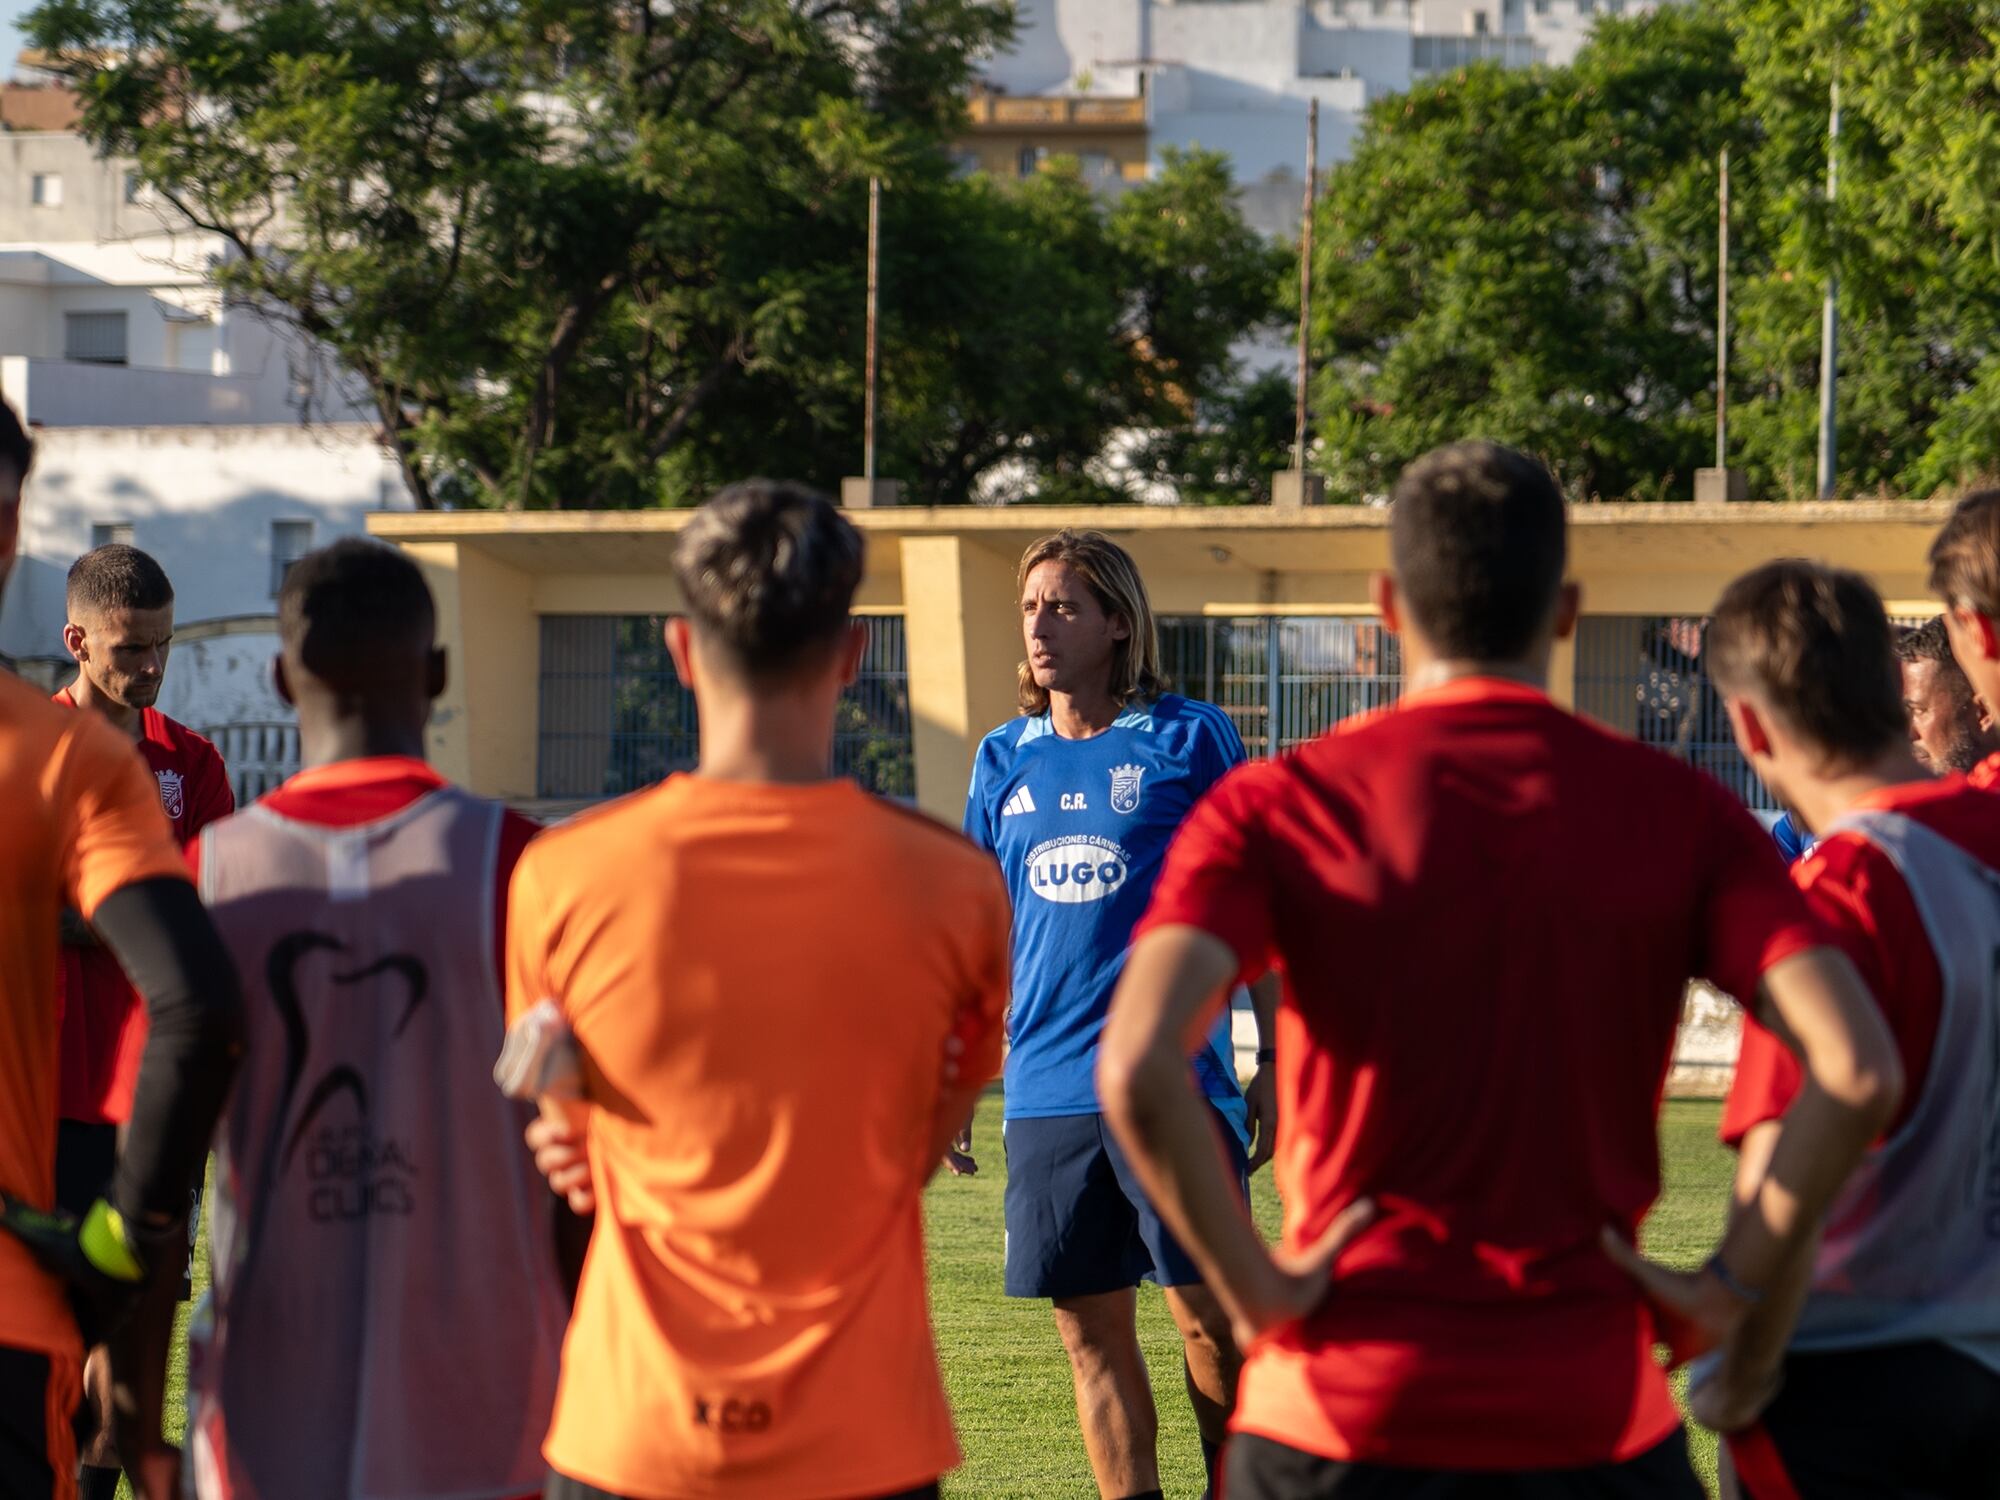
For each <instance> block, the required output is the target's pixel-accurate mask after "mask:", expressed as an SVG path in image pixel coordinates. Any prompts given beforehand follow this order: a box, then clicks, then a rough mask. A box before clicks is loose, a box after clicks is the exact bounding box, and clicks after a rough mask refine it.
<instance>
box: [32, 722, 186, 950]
mask: <svg viewBox="0 0 2000 1500" xmlns="http://www.w3.org/2000/svg"><path fill="white" fill-rule="evenodd" d="M43 788H44V794H45V795H46V796H47V797H48V798H49V801H50V803H51V805H52V806H53V807H54V808H55V810H56V817H57V822H58V826H59V827H60V828H61V830H62V833H61V848H62V878H63V899H64V900H65V901H67V902H68V904H69V905H71V906H73V907H75V908H76V909H77V910H78V911H79V912H81V913H82V914H83V915H84V917H85V919H86V920H87V919H88V918H90V917H92V916H94V915H96V913H97V908H98V907H99V906H101V905H102V904H103V903H104V899H105V897H107V896H109V895H111V894H112V893H113V892H114V891H118V890H122V889H123V888H124V887H126V886H128V885H135V884H137V883H138V882H139V881H142V880H153V879H156V878H159V877H161V876H170V877H172V878H174V879H176V880H186V879H187V878H188V866H187V861H186V860H185V859H184V858H183V857H182V855H181V851H180V846H179V845H178V844H176V843H175V842H174V828H173V824H171V823H169V822H168V821H167V815H166V814H165V813H164V812H162V811H161V810H160V796H159V792H158V790H157V788H156V787H155V786H154V784H153V778H152V777H151V776H150V775H149V774H148V773H147V771H146V766H145V762H143V761H142V760H140V758H139V757H138V756H136V755H134V754H133V753H132V746H131V744H130V743H129V742H128V741H127V740H126V739H125V737H124V736H123V735H121V734H119V733H118V731H117V730H115V729H113V728H112V727H111V726H110V725H109V724H107V723H105V722H104V721H103V720H102V719H100V718H98V717H97V716H96V715H95V714H87V713H80V714H78V715H76V722H75V723H74V724H71V725H69V726H68V727H67V729H66V730H65V732H64V734H63V737H62V739H61V741H60V742H59V743H58V744H57V746H56V751H55V754H54V755H52V756H50V757H49V764H48V767H47V768H46V770H45V771H44V772H43Z"/></svg>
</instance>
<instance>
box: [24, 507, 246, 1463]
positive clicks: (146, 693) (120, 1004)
mask: <svg viewBox="0 0 2000 1500" xmlns="http://www.w3.org/2000/svg"><path fill="white" fill-rule="evenodd" d="M67 606H68V614H69V622H68V623H67V624H66V625H64V626H63V645H64V646H65V647H67V648H68V650H69V653H70V655H71V656H72V657H73V658H75V660H76V676H75V678H74V679H72V681H71V682H70V684H69V686H67V687H65V688H64V689H62V691H60V692H58V693H57V694H56V695H55V701H56V702H58V703H60V704H62V705H63V706H64V707H65V708H81V709H87V710H89V711H91V712H93V713H97V714H101V715H103V716H104V717H105V718H106V719H109V720H110V721H111V723H112V724H114V725H115V726H117V728H118V730H119V731H120V732H121V733H122V734H124V735H125V736H126V737H127V738H128V739H130V740H131V741H132V742H133V744H134V745H136V746H137V748H138V752H139V758H140V759H141V760H142V761H143V762H144V763H145V767H146V769H147V771H148V772H150V773H151V775H152V779H153V782H154V784H155V785H156V786H157V787H158V788H159V797H160V807H161V808H162V810H164V811H165V813H166V815H167V820H168V821H169V822H170V823H172V824H173V825H174V837H175V838H176V839H177V840H179V841H180V844H181V847H182V848H186V847H187V846H188V844H189V843H191V842H192V841H193V839H194V837H195V835H196V834H198V833H200V832H201V830H202V829H204V828H206V827H207V826H208V825H209V824H210V823H213V822H214V821H215V820H216V819H217V818H224V817H227V816H228V815H229V814H230V813H231V812H233V811H234V810H235V808H236V796H235V793H234V792H233V791H232V790H231V789H230V785H229V775H228V773H227V771H225V770H224V768H223V764H222V757H221V756H220V755H218V754H217V753H216V750H215V746H214V745H212V744H210V743H209V741H208V740H207V739H206V738H204V737H203V736H201V735H199V734H197V733H195V731H193V730H192V729H189V728H188V727H187V726H186V725H185V724H181V723H179V722H177V721H175V720H173V719H170V718H168V717H167V716H166V715H165V714H163V713H161V712H160V711H159V710H158V709H157V708H155V707H154V706H153V705H154V702H155V701H156V700H157V699H158V698H159V695H160V685H161V683H162V681H163V680H164V679H165V676H166V670H167V651H168V646H169V644H170V643H171V642H172V640H173V634H174V589H173V585H172V584H171V583H169V582H168V581H167V575H166V573H165V572H164V571H163V570H162V569H161V567H160V565H159V564H158V563H157V562H155V561H154V560H153V559H152V558H151V557H149V556H148V555H147V554H145V553H144V552H141V551H140V550H139V549H138V548H137V547H128V546H124V545H122V544H113V545H111V546H106V547H99V548H97V549H95V550H94V551H91V552H86V553H85V554H84V555H83V556H82V557H79V558H78V559H77V560H76V562H75V563H74V564H72V565H71V567H70V570H69V586H68V590H67ZM62 933H63V952H62V1046H61V1049H60V1053H59V1056H60V1058H61V1061H62V1083H61V1086H60V1089H59V1091H58V1095H57V1106H56V1107H57V1112H58V1114H59V1116H60V1119H59V1122H58V1124H57V1126H56V1201H57V1202H58V1203H59V1204H61V1205H62V1207H63V1208H65V1209H67V1210H69V1211H70V1212H71V1213H79V1214H80V1213H82V1212H83V1211H84V1210H85V1209H87V1208H88V1207H89V1206H90V1205H91V1203H92V1202H93V1201H95V1199H96V1198H97V1197H98V1196H99V1195H100V1194H101V1193H102V1192H103V1191H104V1185H105V1184H106V1183H107V1182H109V1181H110V1180H111V1167H112V1163H113V1162H114V1161H115V1160H116V1159H117V1154H118V1127H119V1126H120V1125H122V1124H123V1123H124V1122H125V1119H126V1116H127V1115H128V1114H130V1112H131V1109H132V1084H133V1079H134V1076H135V1075H136V1073H137V1070H138V1066H139V1053H140V1050H141V1049H142V1048H143V1047H144V1046H145V1041H146V1013H145V1008H144V1007H143V1006H142V1005H141V1004H140V1003H139V997H138V995H137V994H136V993H134V991H133V989H132V986H131V984H130V983H129V982H128V981H127V980H126V977H125V973H124V971H123V970H122V969H120V968H119V967H118V961H117V959H115V958H114V957H112V955H111V954H110V953H108V952H106V951H105V949H104V947H103V945H102V944H101V943H99V942H98V941H97V938H96V936H95V935H94V934H93V933H92V932H91V930H90V927H89V925H88V924H87V923H84V922H82V921H79V920H77V919H76V917H75V915H74V913H69V914H66V916H65V920H64V922H63V926H62ZM190 1191H191V1192H192V1193H193V1194H194V1195H195V1196H194V1198H193V1199H192V1202H193V1205H194V1208H193V1212H192V1213H190V1215H189V1220H188V1230H189V1236H190V1244H189V1255H190V1256H192V1255H193V1244H192V1239H193V1234H194V1228H195V1224H196V1221H197V1219H198V1217H199V1214H200V1192H201V1182H200V1179H199V1177H197V1179H196V1181H195V1182H194V1184H193V1186H192V1188H191V1189H190ZM185 1291H186V1287H185V1282H184V1285H183V1295H185ZM83 1373H84V1390H85V1395H86V1400H87V1403H88V1405H87V1410H86V1416H87V1417H88V1419H89V1420H87V1421H86V1422H84V1423H83V1424H82V1429H83V1452H82V1464H81V1467H80V1469H79V1473H78V1489H79V1490H80V1491H81V1494H82V1500H112V1497H113V1496H114V1495H115V1494H116V1493H117V1490H118V1474H119V1463H118V1447H117V1442H116V1439H115V1434H114V1424H113V1422H112V1412H111V1378H110V1370H109V1368H108V1365H107V1362H106V1358H105V1354H104V1351H103V1350H102V1349H101V1348H99V1349H93V1350H91V1351H90V1354H89V1356H88V1357H87V1358H86V1360H85V1361H84V1372H83Z"/></svg>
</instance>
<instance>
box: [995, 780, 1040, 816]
mask: <svg viewBox="0 0 2000 1500" xmlns="http://www.w3.org/2000/svg"><path fill="white" fill-rule="evenodd" d="M1034 810H1035V798H1034V794H1033V793H1031V792H1030V791H1029V790H1028V789H1027V788H1026V787H1024V786H1019V787H1015V788H1014V795H1013V796H1011V797H1009V798H1008V799H1007V800H1006V801H1005V802H1003V803H1001V804H1000V816H1001V817H1003V818H1011V817H1013V816H1014V815H1015V814H1016V813H1031V812H1033V811H1034Z"/></svg>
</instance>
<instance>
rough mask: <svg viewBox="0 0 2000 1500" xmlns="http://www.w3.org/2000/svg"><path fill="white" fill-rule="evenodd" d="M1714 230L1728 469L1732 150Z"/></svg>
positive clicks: (1722, 438) (1720, 454) (1720, 398)
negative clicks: (1730, 178) (1730, 188)
mask: <svg viewBox="0 0 2000 1500" xmlns="http://www.w3.org/2000/svg"><path fill="white" fill-rule="evenodd" d="M1718 182H1719V184H1720V186H1719V188H1718V190H1717V194H1716V196H1717V198H1718V199H1719V200H1720V207H1719V208H1718V209H1717V211H1716V231H1715V466H1716V468H1718V469H1726V468H1728V467H1729V148H1728V147H1727V146H1724V147H1723V148H1722V159H1721V165H1720V172H1719V174H1718Z"/></svg>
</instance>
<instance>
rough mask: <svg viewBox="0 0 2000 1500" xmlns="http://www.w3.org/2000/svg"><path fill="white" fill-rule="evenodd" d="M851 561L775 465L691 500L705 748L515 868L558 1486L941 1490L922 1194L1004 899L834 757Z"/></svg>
mask: <svg viewBox="0 0 2000 1500" xmlns="http://www.w3.org/2000/svg"><path fill="white" fill-rule="evenodd" d="M862 562H863V547H862V539H861V536H860V534H859V533H858V532H857V531H856V530H855V529H854V527H853V526H852V525H850V524H849V523H848V521H847V520H846V519H845V518H844V517H843V516H841V515H840V513H839V512H838V511H837V510H835V509H834V507H833V506H832V505H831V504H830V503H829V502H828V501H827V500H825V499H824V498H823V497H821V496H819V495H817V494H815V493H813V492H812V491H810V490H807V489H804V488H802V487H801V486H798V485H793V484H780V483H771V482H768V481H753V482H751V483H747V484H739V485H732V486H731V487H730V488H728V489H726V490H724V491H722V492H721V493H720V494H719V495H717V496H716V497H715V498H714V499H713V500H711V501H710V502H709V503H708V504H707V505H706V506H704V507H702V509H701V510H699V511H697V512H696V513H695V514H694V515H693V516H692V517H691V518H690V519H689V520H688V522H687V525H686V528H685V529H684V530H683V531H682V533H681V536H680V541H679V544H678V546H677V547H676V549H675V554H674V574H675V577H676V579H677V580H678V582H679V586H680V593H681V599H682V603H683V607H684V609H685V611H686V613H685V614H684V615H681V616H678V617H676V618H675V619H673V620H672V621H670V622H669V624H668V626H667V645H668V648H669V649H670V651H671V652H672V654H673V659H674V666H675V669H676V670H677V671H678V673H679V674H680V678H681V680H682V681H683V682H684V683H686V684H687V685H688V686H689V687H690V688H692V689H693V691H694V695H695V701H696V703H697V704H698V705H699V708H700V725H701V758H700V761H699V764H698V765H697V767H696V769H695V770H694V772H693V773H692V774H685V775H674V776H670V777H668V778H667V780H666V781H665V782H663V783H661V784H660V785H659V786H656V787H654V788H652V789H650V790H648V791H644V792H639V793H636V794H634V795H633V796H630V797H627V798H624V799H622V800H621V801H618V802H615V803H612V804H611V805H610V806H608V807H604V808H601V809H597V810H595V811H592V812H590V813H586V814H585V815H583V816H582V817H579V818H577V819H576V820H575V821H574V822H572V823H569V824H567V825H565V826H563V827H561V828H557V829H552V830H551V831H550V832H548V833H546V834H544V835H543V836H542V837H541V838H540V839H539V840H537V841H536V843H535V844H534V846H533V847H532V848H530V849H529V850H528V852H527V854H526V856H525V857H523V859H522V861H521V867H520V869H519V871H518V872H517V873H516V875H515V877H514V913H515V916H514V921H513V924H512V928H511V930H510V932H509V934H508V986H507V990H508V1009H509V1012H510V1015H511V1016H513V1017H514V1024H515V1027H516V1029H517V1033H518V1031H519V1029H520V1028H521V1027H522V1026H523V1025H524V1024H526V1023H527V1022H528V1021H529V1020H530V1019H531V1018H532V1017H534V1016H535V1015H536V1014H538V1013H539V1014H547V1011H546V1010H544V1006H545V1004H546V1006H547V1007H548V1009H550V1010H554V1011H557V1012H559V1014H560V1017H561V1019H562V1020H563V1021H566V1022H567V1025H568V1027H569V1028H570V1029H571V1031H572V1032H573V1034H574V1041H575V1045H576V1047H577V1048H578V1050H579V1051H580V1053H581V1080H582V1092H583V1098H584V1101H585V1104H584V1108H583V1111H582V1121H581V1124H580V1126H578V1125H575V1124H572V1125H569V1126H567V1127H566V1128H567V1129H569V1130H571V1131H572V1132H576V1131H579V1130H580V1133H581V1136H582V1137H583V1139H584V1140H585V1141H586V1142H587V1148H588V1161H587V1163H585V1164H583V1165H582V1166H581V1167H579V1166H578V1164H576V1163H575V1160H574V1155H573V1152H574V1149H575V1136H574V1134H572V1135H571V1136H570V1138H569V1140H568V1147H567V1149H568V1150H569V1151H570V1152H571V1153H572V1154H571V1156H570V1157H569V1163H570V1165H569V1166H568V1167H565V1168H562V1169H561V1170H562V1171H563V1172H565V1173H575V1172H579V1171H580V1172H581V1174H582V1178H581V1179H578V1178H577V1177H575V1176H566V1177H565V1179H564V1180H565V1182H566V1183H568V1184H569V1185H570V1186H571V1188H572V1190H573V1191H576V1192H579V1193H594V1196H595V1201H596V1207H597V1223H596V1228H595V1230H594V1232H593V1236H592V1239H591V1246H590V1259H589V1261H588V1263H587V1264H586V1265H585V1267H584V1272H583V1282H582V1285H581V1287H580V1288H579V1290H578V1293H577V1305H576V1313H575V1316H574V1317H573V1318H572V1320H571V1322H570V1330H569V1337H568V1339H567V1341H566V1343H565V1344H564V1348H563V1370H562V1387H561V1390H560V1391H559V1393H558V1395H557V1398H556V1411H555V1420H554V1423H553V1425H552V1426H551V1428H550V1430H549V1435H548V1442H547V1445H546V1447H545V1450H544V1451H545V1453H546V1454H547V1457H548V1461H549V1465H550V1469H551V1475H550V1479H549V1484H548V1490H547V1494H548V1495H549V1496H550V1497H551V1500H601V1497H606V1496H634V1497H652V1496H668V1495H672V1496H684V1495H688V1496H691V1495H700V1496H707V1497H711V1500H730V1497H743V1500H750V1497H755V1500H849V1497H860V1496H884V1495H905V1496H909V1497H916V1496H935V1495H936V1494H937V1485H936V1480H937V1477H938V1475H940V1474H941V1473H943V1472H944V1471H945V1470H947V1469H949V1468H951V1467H952V1466H953V1465H955V1464H956V1463H957V1462H958V1456H959V1454H958V1446H957V1443H956V1440H955V1439H954V1437H953V1435H952V1428H951V1414H950V1411H949V1409H948V1408H947V1407H946V1404H945V1397H944V1388H943V1384H942V1382H941V1380H940V1378H939V1373H938V1365H937V1355H936V1351H935V1349H934V1347H933V1344H932V1339H931V1329H930V1319H929V1310H928V1305H927V1295H926V1287H925V1276H924V1245H923V1222H922V1213H921V1208H920V1195H921V1192H922V1189H923V1186H924V1183H925V1182H926V1181H927V1180H928V1179H929V1178H930V1176H931V1175H932V1173H933V1171H934V1170H935V1169H936V1167H937V1165H938V1163H939V1161H940V1160H941V1158H942V1156H943V1153H944V1151H945V1149H946V1147H947V1145H948V1143H949V1142H950V1141H951V1140H952V1138H953V1137H954V1136H955V1135H956V1133H957V1132H958V1130H959V1129H960V1127H961V1126H962V1125H963V1124H964V1123H965V1121H966V1120H967V1119H968V1118H969V1117H970V1115H971V1113H972V1107H973V1103H974V1101H975V1100H976V1099H977V1097H978V1094H979V1091H980V1089H981V1087H982V1086H983V1085H984V1084H985V1082H986V1081H987V1079H989V1078H990V1077H991V1076H992V1075H993V1073H994V1072H995V1071H996V1070H997V1068H998V1066H999V1060H1000V1047H1001V1025H1002V1022H1001V1017H1002V1012H1003V1010H1004V1008H1005V1004H1006V997H1007V896H1006V891H1005V889H1004V888H1003V887H1002V885H1001V882H1000V879H999V877H998V876H997V875H996V874H995V872H994V870H993V867H992V864H991V862H990V861H989V860H988V859H987V858H986V857H985V856H984V855H982V854H981V853H980V852H979V851H977V850H975V849H973V848H972V847H971V846H970V845H968V844H966V843H965V842H964V841H963V840H962V839H960V838H959V837H958V835H956V834H955V833H952V832H950V831H949V830H947V829H944V828H941V827H939V826H938V825H936V824H935V823H932V822H931V821H930V820H928V819H926V818H924V817H922V816H921V815H919V814H916V813H912V812H909V811H907V810H905V809H903V808H900V807H897V806H895V805H894V804H892V803H888V802H885V801H880V800H878V799H876V798H874V797H872V796H870V795H869V794H868V793H866V792H864V791H862V790H861V788H860V787H858V786H856V785H855V784H854V783H853V782H852V781H849V780H847V779H845V778H834V777H833V776H832V775H831V773H830V770H829V767H830V765H831V762H832V755H833V734H834V714H835V710H836V707H837V705H838V704H839V701H840V697H841V693H842V690H843V689H844V688H845V687H846V686H847V684H849V683H851V682H852V681H853V680H854V676H855V673H856V671H857V670H858V668H859V665H860V660H861V652H862V650H863V647H864V646H865V644H866V637H865V636H864V634H863V632H862V628H861V626H859V625H858V624H857V623H855V622H854V621H853V620H852V619H851V618H850V616H849V611H850V609H851V607H852V604H853V600H854V592H855V589H856V588H857V587H858V586H859V585H860V582H861V576H862ZM538 1139H539V1140H540V1141H541V1142H542V1146H543V1150H542V1159H543V1161H544V1163H545V1164H547V1165H550V1166H552V1167H553V1166H554V1164H555V1163H556V1161H557V1160H558V1158H559V1155H560V1150H561V1149H562V1148H563V1147H564V1139H563V1137H562V1134H561V1132H560V1131H557V1130H553V1129H547V1128H545V1129H543V1130H540V1131H538Z"/></svg>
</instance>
